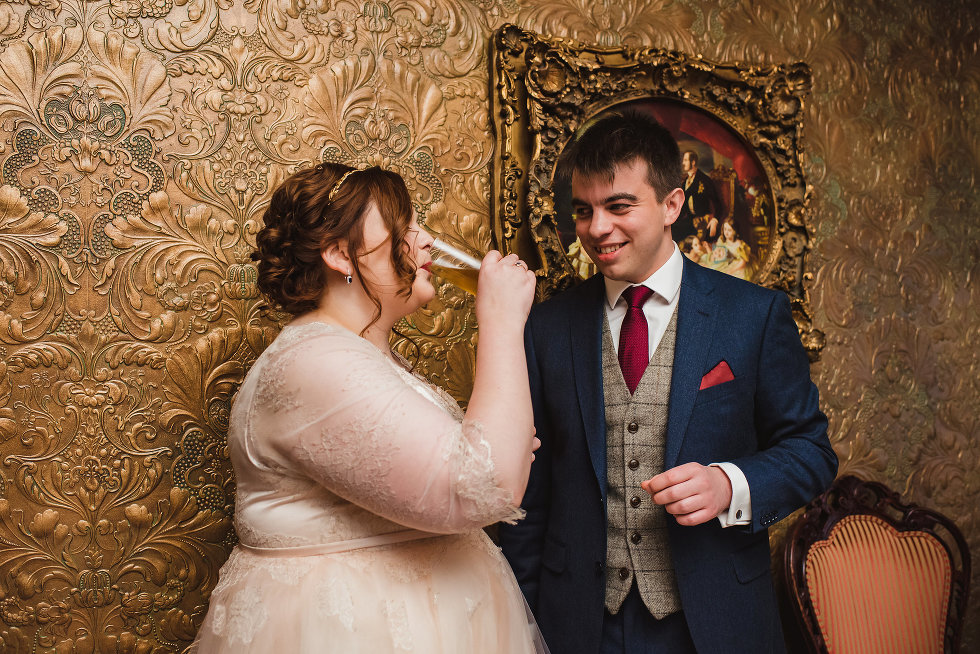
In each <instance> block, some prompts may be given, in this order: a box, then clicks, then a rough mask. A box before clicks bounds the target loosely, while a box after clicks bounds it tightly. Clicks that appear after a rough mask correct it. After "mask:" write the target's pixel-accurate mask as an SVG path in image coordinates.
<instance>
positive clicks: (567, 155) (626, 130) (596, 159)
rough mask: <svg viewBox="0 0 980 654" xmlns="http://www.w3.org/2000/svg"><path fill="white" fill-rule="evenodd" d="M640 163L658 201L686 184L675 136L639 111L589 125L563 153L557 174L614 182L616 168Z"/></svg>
mask: <svg viewBox="0 0 980 654" xmlns="http://www.w3.org/2000/svg"><path fill="white" fill-rule="evenodd" d="M637 159H639V160H640V161H643V162H646V164H647V182H648V183H649V184H650V186H652V187H653V189H654V190H655V191H656V192H657V199H658V200H663V198H664V197H666V196H667V194H668V193H670V192H671V191H673V190H674V189H675V188H679V187H680V186H681V184H682V183H683V180H684V176H683V173H682V172H681V153H680V148H679V147H678V146H677V141H676V140H675V139H674V136H673V135H672V134H671V133H670V132H669V131H668V130H667V128H666V127H664V126H663V125H661V124H660V123H659V122H657V120H656V119H655V118H654V117H653V116H651V115H649V114H647V113H642V112H640V111H636V110H626V111H622V112H616V113H611V114H608V115H605V116H603V117H601V118H599V119H598V120H595V121H594V122H591V123H586V124H585V126H584V127H583V129H582V130H580V131H579V133H578V134H577V135H576V137H575V138H574V139H573V140H572V142H571V143H570V144H569V145H568V147H567V148H565V151H564V152H563V153H562V155H561V158H560V160H559V163H558V171H559V175H560V176H562V177H564V178H565V179H571V176H572V173H578V174H579V175H581V176H583V177H598V178H601V179H606V180H612V178H613V176H614V175H615V173H616V166H618V165H620V164H629V163H631V162H633V161H635V160H637Z"/></svg>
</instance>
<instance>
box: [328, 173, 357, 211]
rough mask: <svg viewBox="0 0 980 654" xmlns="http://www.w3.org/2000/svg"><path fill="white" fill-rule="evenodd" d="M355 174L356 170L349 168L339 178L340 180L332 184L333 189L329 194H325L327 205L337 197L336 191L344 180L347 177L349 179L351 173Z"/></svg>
mask: <svg viewBox="0 0 980 654" xmlns="http://www.w3.org/2000/svg"><path fill="white" fill-rule="evenodd" d="M356 172H357V168H351V169H350V170H348V171H347V172H346V173H344V174H343V175H341V176H340V179H338V180H337V183H336V184H334V185H333V188H332V189H330V192H329V193H327V202H328V203H329V202H333V199H334V198H335V197H336V196H337V191H339V190H340V185H341V184H343V183H344V180H345V179H347V178H348V177H350V175H351V173H356Z"/></svg>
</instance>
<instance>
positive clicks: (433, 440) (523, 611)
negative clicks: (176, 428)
mask: <svg viewBox="0 0 980 654" xmlns="http://www.w3.org/2000/svg"><path fill="white" fill-rule="evenodd" d="M257 243H258V250H257V252H256V253H255V254H254V255H253V258H254V259H256V260H257V261H258V268H259V286H260V288H261V289H262V291H263V293H264V294H265V295H266V296H267V297H268V298H269V300H270V301H271V302H272V303H273V304H275V305H276V306H278V307H279V308H281V309H283V310H285V311H287V312H289V313H290V314H292V315H293V316H294V319H293V321H292V322H290V323H289V324H288V325H287V326H286V327H285V328H283V330H282V332H281V333H280V335H279V336H278V337H277V338H276V340H275V341H274V342H273V343H272V344H271V345H270V346H269V347H268V349H266V350H265V352H263V353H262V355H261V356H260V357H259V358H258V360H257V361H256V362H255V365H254V366H253V367H252V369H251V371H250V372H249V373H248V375H247V376H246V378H245V381H244V383H243V384H242V387H241V389H240V391H239V393H238V396H237V398H236V400H235V403H234V407H233V409H232V416H231V425H230V428H229V434H228V444H229V449H230V452H231V460H232V464H233V465H234V469H235V475H236V481H237V495H236V507H235V526H236V530H237V532H238V536H239V539H240V543H239V545H238V546H237V547H235V549H234V550H233V551H232V553H231V556H230V558H229V559H228V561H227V562H226V563H225V565H224V566H223V567H222V568H221V574H220V578H219V581H218V584H217V586H216V587H215V589H214V591H213V593H212V595H211V598H210V608H209V610H208V613H207V615H206V617H205V619H204V623H203V624H202V626H201V629H200V632H199V634H198V637H197V640H196V641H195V642H194V644H193V645H192V646H191V651H196V652H198V653H199V654H214V653H220V654H231V653H232V652H234V653H235V654H242V653H249V652H254V653H261V654H270V653H276V652H281V653H283V654H285V653H287V652H288V653H289V654H303V653H310V654H312V653H314V652H315V653H317V654H322V653H326V652H338V653H339V652H343V653H344V654H351V653H357V652H361V653H364V654H368V653H370V654H379V653H385V652H392V653H395V652H421V653H425V654H436V653H444V654H459V653H461V652H467V653H469V654H520V653H525V652H527V653H531V652H546V651H547V648H546V647H545V645H544V643H543V642H542V641H541V637H540V634H539V632H538V629H537V626H536V624H535V623H534V620H533V618H531V616H530V613H529V611H528V610H527V608H526V604H525V603H524V600H523V597H522V596H521V593H520V590H519V589H518V586H517V583H516V581H515V580H514V576H513V574H512V573H511V571H510V568H509V567H508V566H507V563H506V562H505V560H504V558H503V556H502V555H501V554H500V552H499V550H498V548H497V547H495V546H494V544H493V543H492V542H491V541H490V540H489V538H488V537H487V536H486V535H485V534H484V532H483V530H482V529H481V527H483V526H485V525H488V524H491V523H494V522H496V521H499V520H505V521H514V520H517V519H519V518H521V517H522V513H521V511H520V509H519V508H518V507H519V506H520V501H521V498H522V496H523V494H524V489H525V485H526V483H527V478H528V470H529V467H530V464H531V460H532V458H533V454H532V452H533V450H534V449H535V448H536V447H537V444H538V443H537V439H536V438H534V428H533V426H532V417H531V404H530V395H529V391H528V383H527V370H526V368H525V361H524V348H523V327H524V321H525V319H526V318H527V314H528V311H529V309H530V307H531V303H532V300H533V295H534V274H533V273H530V272H528V270H527V266H526V265H524V263H523V262H522V261H520V260H519V259H518V258H517V256H516V255H508V256H506V257H501V255H500V253H498V252H495V251H491V252H490V253H489V254H487V255H486V258H485V259H484V260H483V267H482V269H481V271H480V280H479V293H478V295H477V297H476V314H477V319H478V321H479V325H480V344H479V348H478V352H477V363H476V373H475V378H474V384H473V395H472V398H471V400H470V402H469V408H468V410H467V411H466V413H465V415H464V414H463V413H462V411H461V410H460V409H459V407H458V405H457V404H456V403H455V402H454V401H453V400H452V398H450V397H449V396H448V395H447V394H445V393H444V392H443V391H441V390H440V389H438V388H437V387H435V386H432V385H430V384H428V383H427V382H426V381H425V380H423V379H421V378H420V377H418V376H417V375H415V374H413V372H412V370H411V366H410V365H408V364H407V362H406V361H405V360H404V359H402V358H401V357H399V356H398V355H396V354H395V353H393V352H392V351H391V349H390V348H389V345H388V336H389V332H390V330H391V328H392V327H393V326H394V324H395V323H396V322H397V321H398V320H399V319H400V318H402V317H403V316H405V315H407V314H409V313H411V312H412V311H414V310H416V309H418V308H419V307H421V306H422V305H423V304H425V303H426V302H428V301H429V300H431V299H432V298H433V296H434V294H435V291H434V289H433V287H432V284H431V282H430V273H429V270H428V265H429V261H430V257H429V248H430V246H431V244H432V238H431V237H430V236H429V235H428V234H427V233H426V232H425V231H423V230H421V229H420V228H419V225H418V223H417V221H416V219H415V217H414V215H413V211H412V206H411V202H410V198H409V194H408V191H407V189H406V187H405V183H404V181H403V180H402V179H401V177H399V176H398V175H396V174H395V173H392V172H388V171H384V170H382V169H380V168H369V169H366V170H354V169H349V168H347V167H345V166H339V165H334V164H321V165H319V166H317V167H316V168H313V169H309V170H303V171H300V172H297V173H295V174H294V175H292V176H291V177H290V178H288V179H287V180H285V182H283V184H282V185H281V186H280V187H279V188H278V189H277V190H276V192H275V193H274V194H273V196H272V201H271V204H270V206H269V208H268V210H267V211H266V214H265V228H264V229H263V230H262V231H261V232H260V233H259V235H258V237H257Z"/></svg>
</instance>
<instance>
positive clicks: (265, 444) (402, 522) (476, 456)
mask: <svg viewBox="0 0 980 654" xmlns="http://www.w3.org/2000/svg"><path fill="white" fill-rule="evenodd" d="M462 418H463V414H462V411H461V410H460V409H459V406H458V405H457V404H456V403H455V401H453V399H452V398H451V397H449V396H448V395H447V394H446V393H445V392H443V391H442V390H441V389H439V388H437V387H434V386H432V385H430V384H428V383H427V382H425V381H424V380H423V379H421V378H419V377H417V376H415V375H413V374H412V373H410V372H409V371H408V370H406V369H405V368H404V367H403V366H400V365H399V364H398V363H396V362H395V361H393V360H392V359H391V358H390V357H388V356H387V355H385V354H384V353H382V352H380V351H379V350H378V349H377V348H375V347H374V346H373V345H371V344H370V343H369V342H368V341H366V340H364V339H363V338H361V337H359V336H357V335H356V334H353V333H352V332H349V331H347V330H345V329H342V328H340V327H334V326H330V325H326V324H324V323H311V324H307V325H301V326H295V327H286V328H285V329H283V331H282V333H281V334H280V335H279V337H278V338H277V339H276V340H275V342H273V343H272V345H271V346H269V348H268V349H267V350H266V351H265V352H263V354H262V355H261V356H260V357H259V359H258V361H256V363H255V365H254V366H253V368H252V370H251V371H250V372H249V374H248V376H247V377H246V379H245V382H244V384H243V385H242V388H241V390H240V391H239V394H238V397H237V399H236V400H235V405H234V407H233V408H232V418H231V427H230V430H229V434H228V441H229V446H230V449H231V458H232V463H233V465H234V468H235V474H236V479H237V500H236V503H237V506H236V512H235V524H236V528H237V530H238V534H239V537H240V539H241V540H242V542H243V543H245V544H248V545H252V546H256V547H292V546H303V545H312V544H320V543H332V542H336V541H344V540H350V539H354V538H362V537H367V536H374V535H377V534H386V533H390V532H394V531H398V530H400V529H403V528H404V527H410V528H414V529H419V530H423V531H429V532H436V533H456V532H462V531H467V530H471V529H474V528H478V527H481V526H484V525H487V524H490V523H493V522H496V521H498V520H508V521H512V520H514V519H517V518H519V517H520V516H521V512H520V510H519V509H517V508H516V507H515V506H514V500H513V498H512V497H510V493H508V492H507V491H505V490H503V489H501V488H499V487H498V486H497V484H496V483H495V480H494V470H493V463H492V460H491V458H490V448H489V444H488V443H487V442H486V441H485V440H484V439H483V438H482V435H481V429H480V426H479V425H478V424H475V423H472V422H467V421H465V420H463V419H462Z"/></svg>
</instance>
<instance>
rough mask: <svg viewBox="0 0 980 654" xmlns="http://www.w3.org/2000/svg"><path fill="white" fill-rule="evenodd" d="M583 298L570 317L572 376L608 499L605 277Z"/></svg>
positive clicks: (591, 282) (584, 287)
mask: <svg viewBox="0 0 980 654" xmlns="http://www.w3.org/2000/svg"><path fill="white" fill-rule="evenodd" d="M582 292H583V294H584V298H583V301H582V303H581V304H577V305H576V309H578V310H580V311H581V313H580V314H578V315H574V316H569V321H568V328H569V330H570V332H571V334H570V336H571V345H572V374H573V375H574V377H575V389H576V392H577V394H578V405H579V410H580V411H581V412H582V424H583V425H584V427H585V439H586V441H587V443H588V446H589V456H590V458H591V459H592V467H593V469H594V470H595V474H596V479H597V480H598V482H599V488H600V490H601V492H602V497H603V498H605V497H606V415H605V410H604V409H603V406H604V402H603V396H602V393H603V390H602V345H601V344H602V321H603V320H605V319H606V313H605V310H604V308H603V302H604V301H605V295H604V294H605V284H604V283H603V278H602V275H595V276H593V277H591V278H590V279H589V280H587V281H586V282H585V283H584V284H583V285H582Z"/></svg>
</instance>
